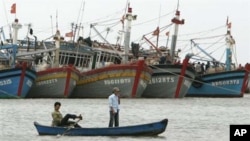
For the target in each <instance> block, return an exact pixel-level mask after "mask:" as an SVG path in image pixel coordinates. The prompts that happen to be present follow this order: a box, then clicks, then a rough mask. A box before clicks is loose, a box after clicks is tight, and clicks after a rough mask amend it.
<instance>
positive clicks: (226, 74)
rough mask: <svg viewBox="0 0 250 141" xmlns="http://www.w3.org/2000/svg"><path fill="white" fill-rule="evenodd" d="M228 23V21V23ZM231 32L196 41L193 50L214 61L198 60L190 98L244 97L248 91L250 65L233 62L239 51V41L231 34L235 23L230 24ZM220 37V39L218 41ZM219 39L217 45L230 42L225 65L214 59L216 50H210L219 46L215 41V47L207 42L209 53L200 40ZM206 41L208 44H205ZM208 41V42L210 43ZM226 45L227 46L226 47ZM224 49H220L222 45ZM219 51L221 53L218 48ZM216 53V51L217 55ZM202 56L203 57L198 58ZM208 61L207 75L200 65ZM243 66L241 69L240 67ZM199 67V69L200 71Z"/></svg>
mask: <svg viewBox="0 0 250 141" xmlns="http://www.w3.org/2000/svg"><path fill="white" fill-rule="evenodd" d="M227 21H228V20H227ZM226 28H227V33H226V34H223V35H221V36H211V37H210V38H201V37H199V38H197V39H192V40H191V43H192V45H193V47H196V48H198V50H199V51H200V52H199V53H197V54H201V53H202V54H205V56H208V57H207V58H210V60H208V59H206V58H205V57H203V58H202V60H200V58H197V59H196V60H197V63H194V67H196V71H197V75H196V79H195V80H194V82H193V84H192V86H191V87H190V89H189V90H188V93H187V96H188V97H243V96H244V93H245V91H246V88H247V83H248V79H249V78H248V75H249V70H250V64H246V65H245V66H241V65H236V63H237V61H236V63H235V62H233V61H232V60H233V59H234V55H235V52H234V49H235V40H234V39H233V36H232V35H231V23H228V22H227V24H226ZM218 38H219V39H218ZM203 39H206V40H214V39H215V40H216V43H217V44H219V43H220V42H219V41H220V40H225V41H226V45H227V47H226V51H225V52H226V55H225V56H226V59H225V63H222V62H221V61H219V60H218V59H216V58H215V57H213V56H212V55H211V54H212V51H211V50H210V51H211V52H208V51H209V48H210V47H213V45H215V44H216V43H215V42H212V45H211V44H209V43H207V45H208V47H207V46H206V47H205V48H206V50H205V48H204V47H201V44H202V42H199V41H200V40H203ZM203 42H204V41H203ZM207 42H208V41H207ZM223 46H225V43H224V44H223ZM218 47H219V48H220V49H221V48H222V47H221V44H220V46H218ZM216 52H220V51H219V50H218V49H216ZM214 53H215V52H214ZM197 56H201V55H197ZM205 61H206V62H207V64H206V69H205V72H204V71H201V70H204V68H203V66H202V67H201V65H200V64H203V63H202V62H205ZM238 66H239V67H238ZM197 68H198V69H197Z"/></svg>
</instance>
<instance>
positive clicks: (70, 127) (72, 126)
mask: <svg viewBox="0 0 250 141" xmlns="http://www.w3.org/2000/svg"><path fill="white" fill-rule="evenodd" d="M80 120H82V119H78V120H77V121H76V122H75V123H74V124H73V125H71V126H69V127H68V129H67V130H65V131H64V132H63V133H62V134H61V135H60V134H57V136H58V137H60V136H64V135H65V134H66V133H67V132H68V131H69V130H71V129H72V128H74V127H75V125H76V124H77V123H78V122H79V121H80Z"/></svg>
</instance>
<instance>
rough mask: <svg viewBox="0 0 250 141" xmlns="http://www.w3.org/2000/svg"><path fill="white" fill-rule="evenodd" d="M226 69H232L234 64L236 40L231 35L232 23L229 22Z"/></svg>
mask: <svg viewBox="0 0 250 141" xmlns="http://www.w3.org/2000/svg"><path fill="white" fill-rule="evenodd" d="M226 43H227V48H226V62H225V64H226V71H231V65H232V48H233V46H234V44H235V40H234V39H233V36H232V35H231V23H227V36H226Z"/></svg>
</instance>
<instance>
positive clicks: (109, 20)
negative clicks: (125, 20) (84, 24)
mask: <svg viewBox="0 0 250 141" xmlns="http://www.w3.org/2000/svg"><path fill="white" fill-rule="evenodd" d="M119 20H120V19H119V18H114V19H108V20H105V21H101V22H94V23H92V24H97V25H102V24H100V23H105V22H111V21H119Z"/></svg>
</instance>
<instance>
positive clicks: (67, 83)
mask: <svg viewBox="0 0 250 141" xmlns="http://www.w3.org/2000/svg"><path fill="white" fill-rule="evenodd" d="M66 71H67V76H66V83H65V88H64V97H68V95H69V84H70V78H71V72H72V70H71V68H66Z"/></svg>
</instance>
